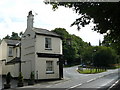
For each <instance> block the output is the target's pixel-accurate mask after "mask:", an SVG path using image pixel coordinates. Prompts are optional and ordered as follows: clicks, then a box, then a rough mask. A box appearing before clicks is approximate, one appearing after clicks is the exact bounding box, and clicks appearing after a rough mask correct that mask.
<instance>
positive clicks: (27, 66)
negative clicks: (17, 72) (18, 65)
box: [21, 30, 35, 79]
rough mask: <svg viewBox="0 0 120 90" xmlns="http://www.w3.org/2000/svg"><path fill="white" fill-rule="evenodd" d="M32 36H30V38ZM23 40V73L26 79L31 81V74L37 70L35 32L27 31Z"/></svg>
mask: <svg viewBox="0 0 120 90" xmlns="http://www.w3.org/2000/svg"><path fill="white" fill-rule="evenodd" d="M28 34H30V36H28ZM24 36H25V37H24V38H23V39H22V40H21V60H22V61H24V63H22V73H23V76H24V78H25V79H29V76H30V73H31V72H32V71H34V70H35V39H34V32H33V31H30V30H27V31H25V33H24Z"/></svg>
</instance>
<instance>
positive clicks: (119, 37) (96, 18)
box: [45, 0, 120, 54]
mask: <svg viewBox="0 0 120 90" xmlns="http://www.w3.org/2000/svg"><path fill="white" fill-rule="evenodd" d="M45 3H46V4H51V5H53V8H54V10H55V9H57V8H58V6H64V7H69V8H72V10H74V11H75V12H76V13H77V14H80V17H79V18H77V19H76V20H75V21H74V22H73V23H72V24H71V26H73V25H76V26H77V27H78V29H80V28H81V27H84V26H86V25H88V24H90V23H91V22H93V23H95V24H96V26H94V28H93V30H94V31H97V32H99V33H101V34H103V33H107V34H108V35H109V37H110V38H111V40H110V41H111V42H113V43H115V46H116V47H117V49H118V50H119V52H118V53H119V54H120V42H119V41H120V24H119V21H120V16H119V15H120V11H119V8H120V2H57V0H56V2H50V3H49V2H45Z"/></svg>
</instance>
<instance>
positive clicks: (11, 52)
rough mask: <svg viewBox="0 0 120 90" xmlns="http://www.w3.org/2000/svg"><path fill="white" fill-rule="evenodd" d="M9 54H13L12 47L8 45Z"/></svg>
mask: <svg viewBox="0 0 120 90" xmlns="http://www.w3.org/2000/svg"><path fill="white" fill-rule="evenodd" d="M9 56H10V57H12V56H13V48H12V47H9Z"/></svg>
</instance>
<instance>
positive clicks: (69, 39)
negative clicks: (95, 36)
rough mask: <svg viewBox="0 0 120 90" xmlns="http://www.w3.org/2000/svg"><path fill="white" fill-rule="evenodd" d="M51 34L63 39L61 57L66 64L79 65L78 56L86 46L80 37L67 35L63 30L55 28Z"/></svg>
mask: <svg viewBox="0 0 120 90" xmlns="http://www.w3.org/2000/svg"><path fill="white" fill-rule="evenodd" d="M52 31H53V32H55V33H57V34H59V35H61V36H62V37H63V40H62V41H63V55H64V57H63V58H64V60H67V62H68V64H69V65H71V64H80V56H81V53H82V52H83V51H84V50H83V49H84V48H85V47H87V46H89V45H88V43H86V42H84V41H83V40H82V39H81V38H80V37H78V36H76V35H71V34H69V33H68V32H67V31H66V29H64V28H55V29H54V30H52Z"/></svg>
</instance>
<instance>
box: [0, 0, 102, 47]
mask: <svg viewBox="0 0 120 90" xmlns="http://www.w3.org/2000/svg"><path fill="white" fill-rule="evenodd" d="M30 10H32V11H33V14H34V15H35V16H34V27H38V28H45V29H48V30H52V29H54V28H58V27H61V28H65V29H66V30H67V31H68V32H69V33H70V34H75V35H77V36H79V37H81V38H82V39H83V41H85V42H91V44H92V45H98V44H99V39H100V40H103V36H102V35H100V34H98V33H96V32H94V31H92V30H91V28H92V26H93V24H91V25H89V26H86V27H84V28H82V29H81V30H80V31H78V30H77V27H76V26H73V27H70V25H71V24H72V23H73V22H74V21H75V19H76V18H78V17H79V15H77V14H76V13H75V12H74V11H73V10H72V9H69V8H65V7H59V9H58V10H56V11H53V10H52V6H51V5H45V4H44V3H43V0H1V1H0V39H2V38H3V37H5V36H6V35H7V34H8V35H11V34H12V32H17V33H19V32H21V31H23V32H24V31H25V29H26V27H27V15H28V12H29V11H30ZM36 13H37V15H36Z"/></svg>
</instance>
